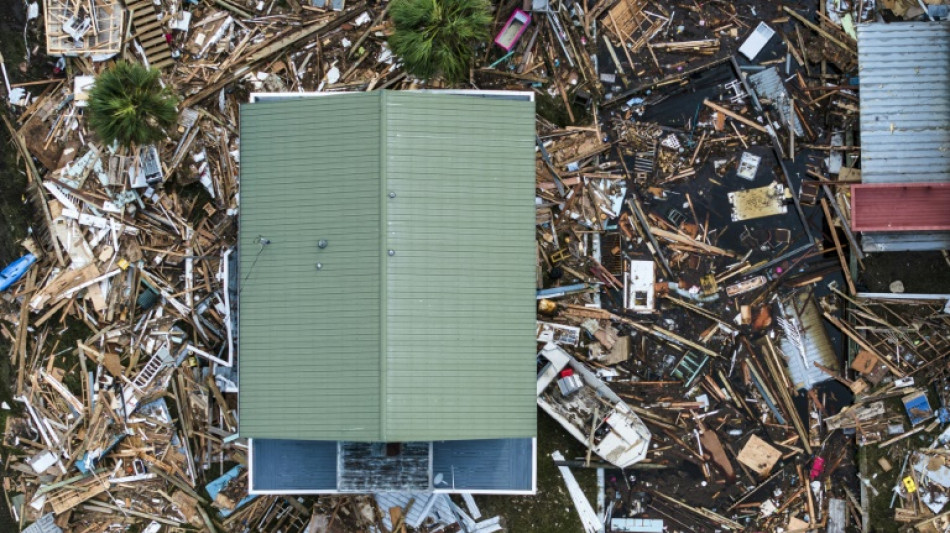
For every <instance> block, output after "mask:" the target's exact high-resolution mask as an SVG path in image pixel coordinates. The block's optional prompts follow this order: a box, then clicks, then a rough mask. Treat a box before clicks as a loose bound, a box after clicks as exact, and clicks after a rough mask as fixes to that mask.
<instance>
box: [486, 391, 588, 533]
mask: <svg viewBox="0 0 950 533" xmlns="http://www.w3.org/2000/svg"><path fill="white" fill-rule="evenodd" d="M555 450H560V451H561V453H563V454H564V456H565V457H566V458H568V459H570V458H574V457H581V456H583V455H584V454H585V453H586V449H585V448H584V446H582V445H581V443H579V442H577V441H576V440H575V439H574V437H571V436H570V435H569V434H568V433H567V431H565V430H564V429H563V428H562V427H561V426H560V425H559V424H558V423H557V422H555V421H554V420H553V419H551V417H549V416H548V415H547V414H545V413H544V412H543V411H541V410H540V409H539V410H538V493H537V495H535V496H480V497H478V499H477V502H478V505H479V507H480V509H481V511H482V515H483V516H485V517H492V516H495V515H501V516H503V517H504V519H505V522H506V524H507V529H506V530H507V531H513V532H518V533H530V532H534V531H537V532H543V533H577V532H578V531H583V528H582V527H581V521H580V519H579V518H578V516H577V511H576V510H575V509H574V504H573V502H571V498H570V495H569V494H568V492H567V488H565V486H564V480H563V479H562V478H561V474H560V472H559V471H558V469H557V467H556V466H554V460H553V459H551V452H553V451H555ZM595 458H596V456H595ZM572 472H573V473H574V476H575V477H576V478H577V482H578V483H580V485H581V488H582V489H584V492H585V493H586V494H587V498H588V499H589V500H590V503H591V506H593V507H595V510H596V505H597V471H596V470H592V469H583V468H574V469H572Z"/></svg>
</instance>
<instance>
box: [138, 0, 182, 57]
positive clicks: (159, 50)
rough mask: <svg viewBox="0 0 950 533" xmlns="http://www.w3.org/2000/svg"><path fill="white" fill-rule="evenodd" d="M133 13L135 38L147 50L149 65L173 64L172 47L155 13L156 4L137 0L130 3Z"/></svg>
mask: <svg viewBox="0 0 950 533" xmlns="http://www.w3.org/2000/svg"><path fill="white" fill-rule="evenodd" d="M128 7H129V11H130V12H131V14H132V24H133V25H134V26H135V38H136V39H138V41H139V44H141V45H142V48H143V49H144V50H145V57H146V58H147V59H148V64H149V66H151V67H153V68H157V69H162V68H165V67H168V66H171V65H172V64H173V63H174V62H175V60H174V59H173V58H172V51H171V48H170V47H169V46H168V41H166V40H165V32H164V31H163V29H162V24H161V22H160V21H159V20H158V15H157V14H156V13H155V5H154V4H152V2H151V0H136V1H132V2H129V3H128Z"/></svg>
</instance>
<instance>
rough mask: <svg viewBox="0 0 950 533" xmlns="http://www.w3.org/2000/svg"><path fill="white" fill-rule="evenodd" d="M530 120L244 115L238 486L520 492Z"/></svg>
mask: <svg viewBox="0 0 950 533" xmlns="http://www.w3.org/2000/svg"><path fill="white" fill-rule="evenodd" d="M534 121H535V114H534V101H533V95H532V94H531V93H512V92H480V91H461V92H442V91H412V92H408V91H406V92H391V91H374V92H368V93H319V94H280V95H268V94H258V95H254V96H252V99H251V102H250V103H248V104H244V105H243V106H242V108H241V150H240V159H241V211H240V217H239V224H240V228H239V251H238V254H239V271H240V273H239V280H240V287H239V289H238V292H239V297H238V300H239V314H238V354H239V357H238V368H239V387H240V393H239V406H238V411H239V418H240V435H241V436H242V437H247V438H248V440H249V457H250V461H249V463H250V464H249V470H250V485H251V487H250V489H251V492H252V493H255V494H280V493H293V494H303V493H340V492H343V493H346V492H353V493H360V492H386V491H436V492H438V491H442V492H474V493H512V494H530V493H533V492H534V490H535V477H536V475H535V463H536V458H535V456H536V446H535V436H536V413H537V409H536V390H535V389H536V375H537V363H536V353H535V352H536V344H535V304H536V300H535V261H536V258H535V253H536V252H535V246H536V245H535V235H534V217H535V208H534V203H535V199H534V187H535V155H534V150H535V133H534Z"/></svg>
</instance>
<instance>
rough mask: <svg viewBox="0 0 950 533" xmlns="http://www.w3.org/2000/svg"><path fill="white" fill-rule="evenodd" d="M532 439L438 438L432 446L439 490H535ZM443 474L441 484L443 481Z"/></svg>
mask: <svg viewBox="0 0 950 533" xmlns="http://www.w3.org/2000/svg"><path fill="white" fill-rule="evenodd" d="M531 440H532V439H486V440H456V441H437V442H435V443H433V448H432V479H433V483H432V485H433V487H434V488H436V489H449V490H459V491H465V490H474V491H481V490H504V491H527V490H531V488H532V487H531V474H532V470H533V464H532V462H533V457H532V444H531ZM439 474H441V475H442V476H441V477H442V479H441V483H437V482H436V481H439V479H438V478H439Z"/></svg>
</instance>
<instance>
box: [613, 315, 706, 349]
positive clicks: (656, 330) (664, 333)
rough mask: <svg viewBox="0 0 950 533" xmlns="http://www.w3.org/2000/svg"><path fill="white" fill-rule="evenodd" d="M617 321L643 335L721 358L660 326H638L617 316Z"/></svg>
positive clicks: (636, 323) (700, 345)
mask: <svg viewBox="0 0 950 533" xmlns="http://www.w3.org/2000/svg"><path fill="white" fill-rule="evenodd" d="M617 319H618V320H619V321H621V322H623V323H624V324H629V325H631V326H633V327H634V329H638V330H640V331H642V332H644V333H650V334H651V335H656V336H657V337H660V338H664V339H667V340H670V341H672V342H674V343H677V344H683V345H686V346H689V347H690V348H693V349H695V350H699V351H701V352H703V353H704V354H706V355H709V356H710V357H721V355H720V354H719V353H718V352H714V351H713V350H710V349H709V348H707V347H705V346H703V345H702V344H699V343H696V342H693V341H691V340H689V339H687V338H685V337H682V336H680V335H677V334H676V333H673V332H672V331H669V330H667V329H663V328H661V327H660V326H657V325H649V326H647V325H643V324H640V323H638V322H634V321H633V320H630V319H629V318H624V317H619V316H618V317H617Z"/></svg>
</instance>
